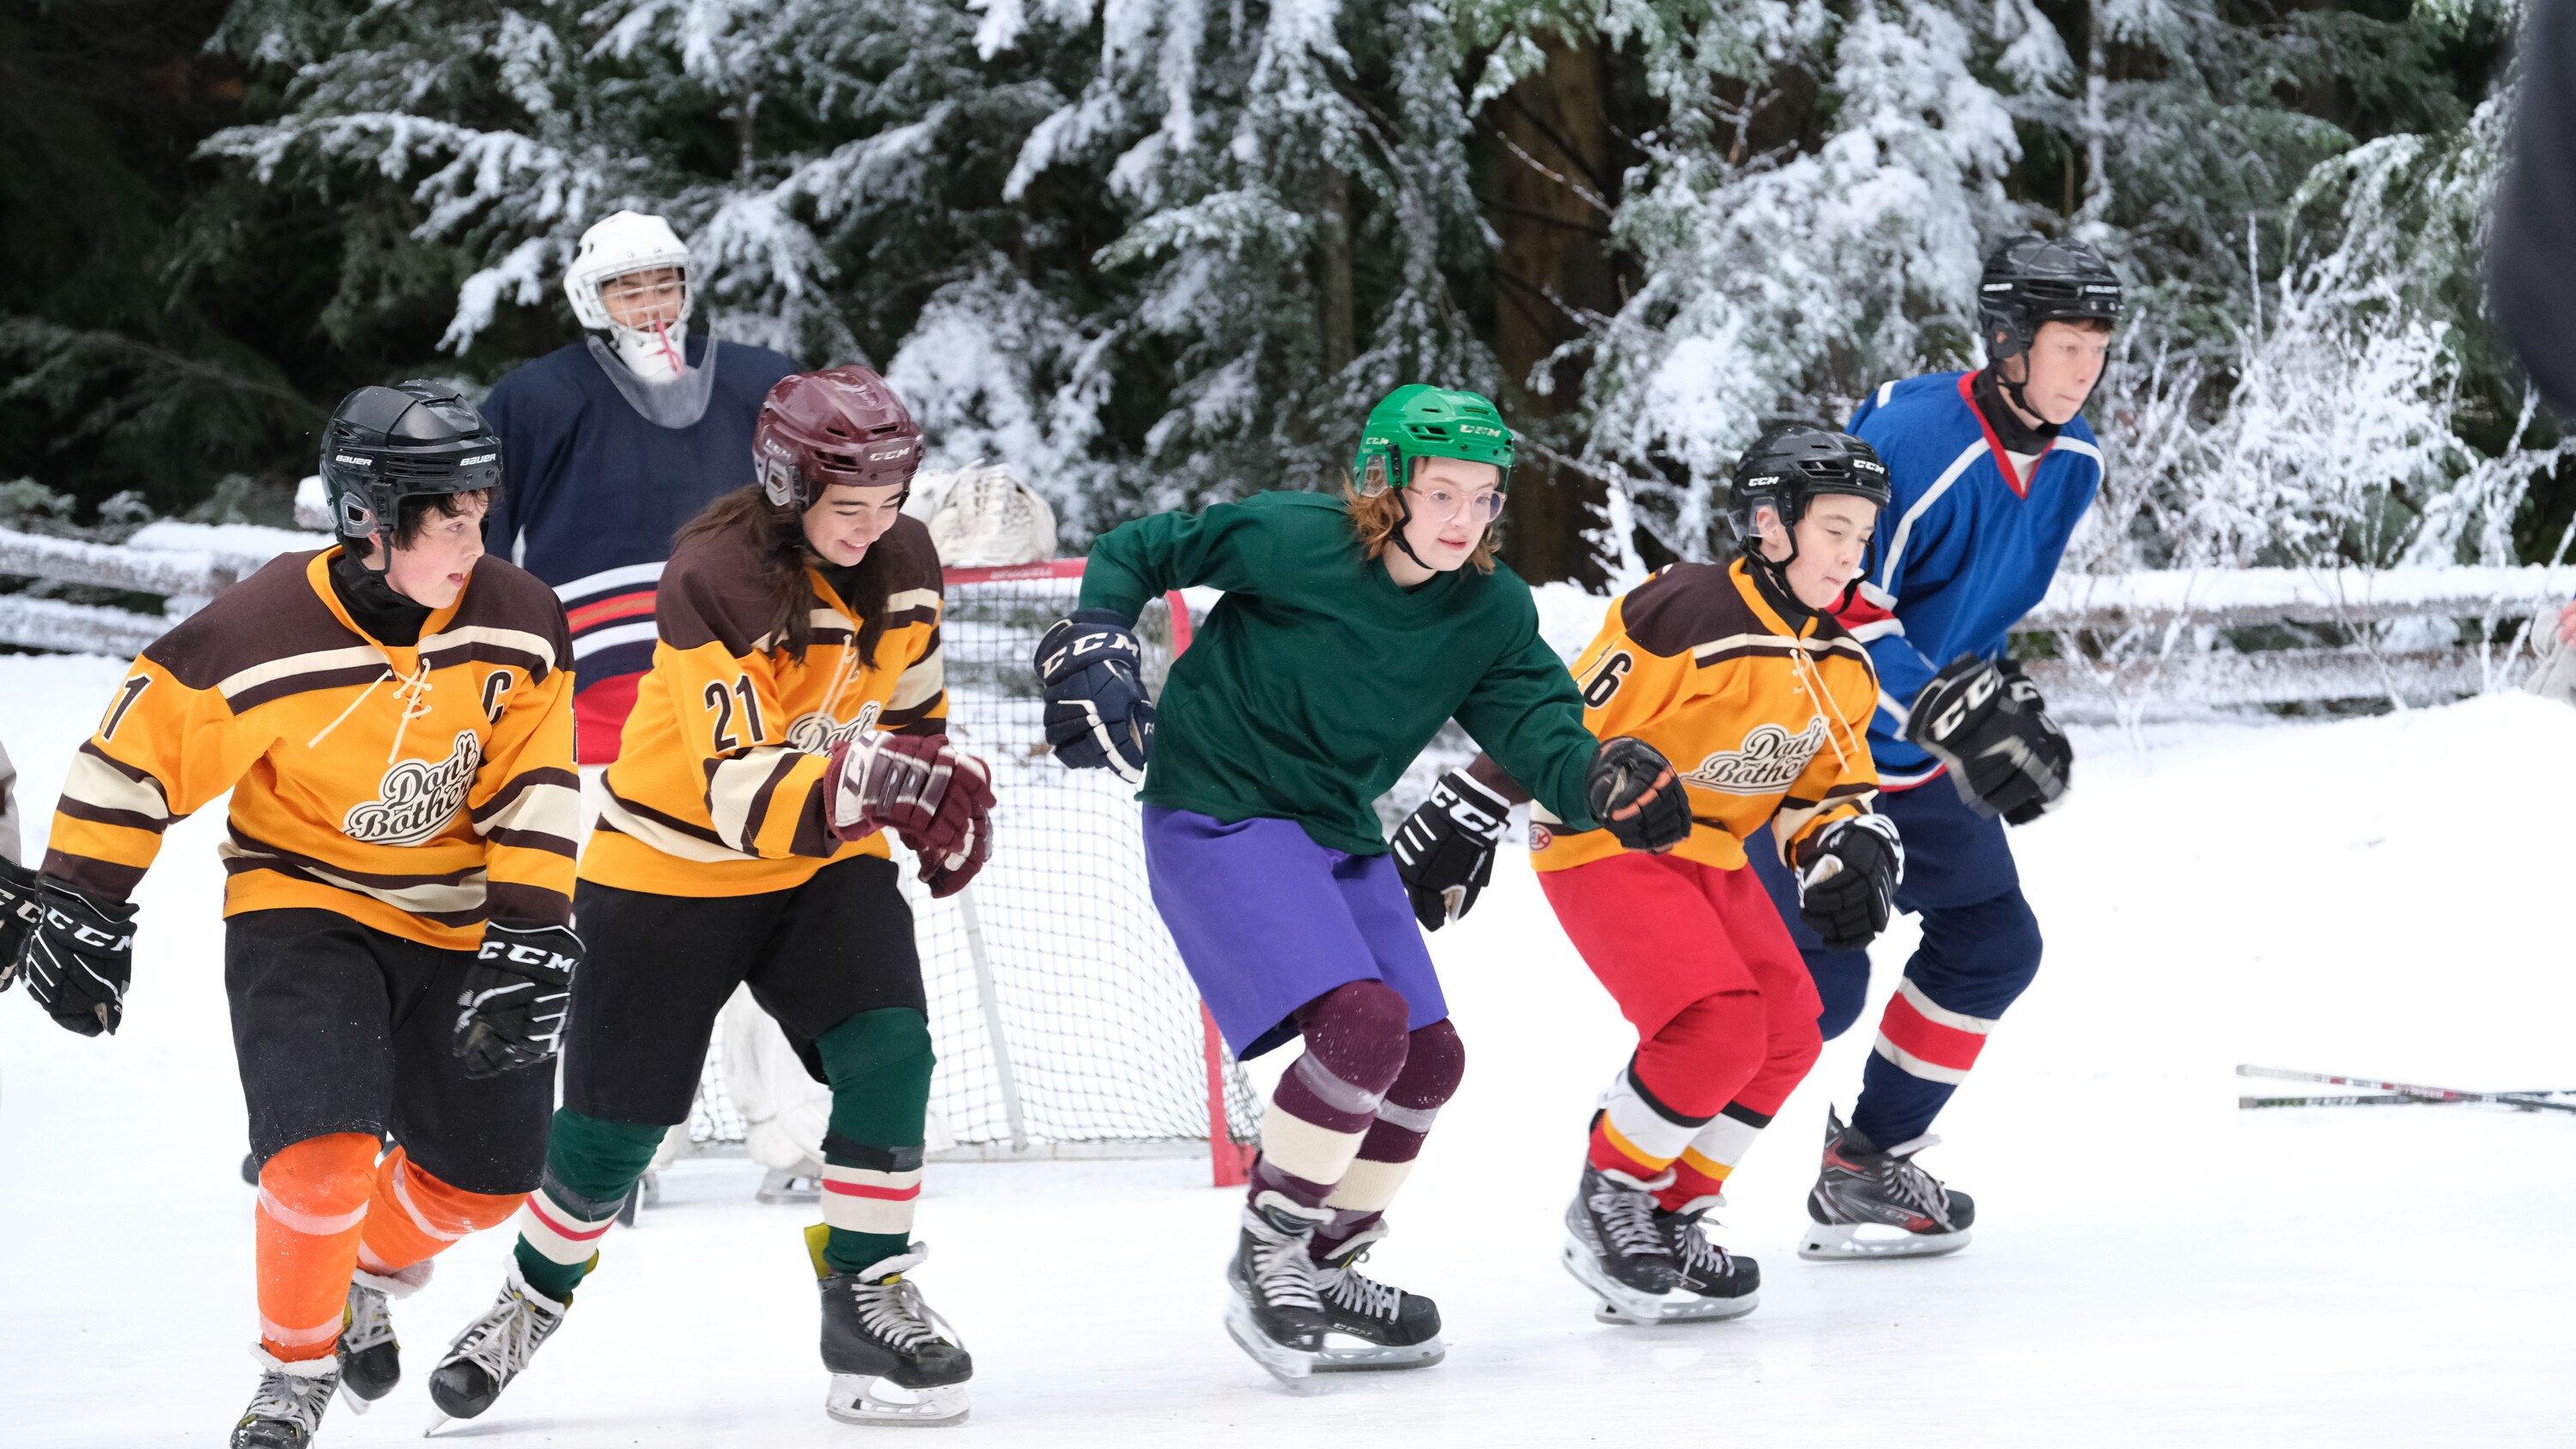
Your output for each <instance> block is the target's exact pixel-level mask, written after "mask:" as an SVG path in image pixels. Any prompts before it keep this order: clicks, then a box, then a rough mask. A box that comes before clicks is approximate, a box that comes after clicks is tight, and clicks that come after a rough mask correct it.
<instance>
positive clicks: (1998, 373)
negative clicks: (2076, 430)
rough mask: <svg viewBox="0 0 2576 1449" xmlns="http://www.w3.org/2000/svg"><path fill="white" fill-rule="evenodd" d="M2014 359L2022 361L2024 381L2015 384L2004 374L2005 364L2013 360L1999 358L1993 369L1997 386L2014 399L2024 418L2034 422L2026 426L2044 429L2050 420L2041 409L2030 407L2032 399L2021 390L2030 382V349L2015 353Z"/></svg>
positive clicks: (2014, 403) (2013, 401)
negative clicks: (2023, 384)
mask: <svg viewBox="0 0 2576 1449" xmlns="http://www.w3.org/2000/svg"><path fill="white" fill-rule="evenodd" d="M2013 357H2018V358H2020V359H2021V376H2022V381H2021V382H2015V381H2013V380H2012V379H2011V378H2010V377H2008V376H2006V375H2005V373H2004V364H2005V363H2006V362H2009V361H2011V360H2012V358H1998V359H1996V361H1995V365H1994V368H1993V372H1994V374H1995V386H1996V387H1998V388H2001V389H2003V394H2004V396H2005V397H2008V398H2010V399H2012V405H2013V406H2014V407H2016V408H2019V409H2020V410H2021V415H2022V416H2023V417H2024V418H2026V419H2031V420H2033V421H2031V422H2030V423H2028V424H2026V426H2033V427H2044V426H2046V425H2047V423H2048V419H2047V418H2046V417H2045V416H2043V415H2042V414H2041V413H2040V410H2039V409H2037V408H2035V407H2032V406H2031V405H2030V399H2029V398H2028V397H2026V396H2024V395H2023V393H2022V390H2021V389H2022V383H2026V382H2028V381H2030V349H2029V348H2027V347H2025V348H2023V349H2022V350H2021V351H2019V352H2016V353H2014V354H2013Z"/></svg>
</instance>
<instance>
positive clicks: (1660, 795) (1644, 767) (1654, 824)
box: [1584, 735, 1691, 855]
mask: <svg viewBox="0 0 2576 1449" xmlns="http://www.w3.org/2000/svg"><path fill="white" fill-rule="evenodd" d="M1584 797H1585V799H1586V801H1587V802H1588V803H1589V804H1590V806H1591V809H1592V818H1593V819H1595V820H1597V821H1599V822H1601V828H1602V829H1604V830H1607V831H1609V832H1610V836H1611V838H1612V839H1614V840H1616V841H1618V842H1619V843H1620V844H1621V845H1623V846H1625V847H1627V848H1628V849H1630V850H1644V851H1650V852H1653V853H1654V854H1657V855H1661V854H1662V853H1663V852H1665V851H1667V850H1670V849H1672V848H1673V847H1674V846H1676V845H1679V844H1681V843H1682V842H1683V841H1685V840H1688V839H1690V833H1691V809H1690V793H1689V791H1688V790H1686V789H1685V788H1684V787H1683V785H1682V782H1681V779H1680V778H1679V777H1678V776H1676V775H1675V774H1674V773H1673V766H1672V762H1671V761H1670V760H1667V759H1665V758H1664V755H1663V751H1661V750H1658V749H1656V748H1655V747H1654V746H1653V745H1650V744H1647V743H1646V742H1645V741H1644V740H1641V739H1638V738H1636V737H1634V736H1632V735H1619V736H1616V737H1615V738H1612V739H1606V740H1603V741H1602V742H1601V748H1600V749H1599V750H1598V751H1596V752H1594V754H1593V756H1592V770H1591V773H1590V778H1589V779H1588V780H1587V782H1586V785H1585V789H1584Z"/></svg>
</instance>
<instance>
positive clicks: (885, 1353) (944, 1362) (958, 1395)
mask: <svg viewBox="0 0 2576 1449" xmlns="http://www.w3.org/2000/svg"><path fill="white" fill-rule="evenodd" d="M829 1232H830V1230H829V1229H828V1228H825V1227H823V1226H822V1225H820V1224H817V1225H816V1226H815V1227H813V1228H809V1229H807V1230H806V1235H805V1242H806V1247H807V1249H808V1250H809V1251H810V1252H811V1253H812V1254H813V1258H814V1270H815V1272H816V1273H817V1274H818V1275H820V1279H821V1281H820V1285H819V1286H820V1287H821V1289H822V1294H823V1367H825V1368H827V1369H829V1370H831V1373H832V1387H831V1389H830V1391H829V1392H828V1393H826V1394H825V1395H824V1398H823V1412H825V1413H827V1414H830V1415H831V1416H832V1417H833V1418H835V1419H838V1420H840V1421H841V1422H842V1423H844V1424H906V1425H925V1426H928V1425H939V1424H955V1423H959V1422H962V1421H963V1420H964V1419H965V1417H966V1410H967V1407H968V1405H967V1402H966V1381H967V1380H968V1379H971V1378H973V1377H974V1376H975V1360H974V1358H973V1357H972V1356H970V1355H969V1354H968V1353H967V1352H966V1349H965V1347H964V1346H963V1345H961V1344H960V1343H958V1342H957V1330H955V1329H953V1328H951V1327H949V1326H948V1320H947V1319H944V1318H942V1317H940V1316H939V1315H938V1314H937V1313H935V1312H933V1311H931V1307H930V1305H929V1303H928V1302H926V1301H925V1300H924V1299H923V1298H922V1296H921V1287H920V1285H919V1284H917V1283H914V1282H913V1281H912V1280H911V1279H909V1278H906V1277H905V1276H904V1275H905V1274H906V1273H909V1272H911V1271H912V1270H913V1269H915V1268H918V1267H920V1266H921V1263H922V1260H923V1259H924V1258H927V1257H929V1256H930V1248H929V1245H928V1244H926V1243H915V1244H913V1245H912V1250H911V1251H910V1252H907V1253H904V1254H901V1255H899V1256H896V1257H892V1258H885V1259H881V1260H879V1261H877V1262H874V1263H871V1264H869V1265H868V1266H867V1267H865V1268H862V1269H860V1270H859V1271H858V1272H856V1273H834V1272H831V1271H829V1265H827V1264H826V1263H825V1262H824V1261H823V1244H824V1242H825V1241H826V1239H827V1237H828V1235H829Z"/></svg>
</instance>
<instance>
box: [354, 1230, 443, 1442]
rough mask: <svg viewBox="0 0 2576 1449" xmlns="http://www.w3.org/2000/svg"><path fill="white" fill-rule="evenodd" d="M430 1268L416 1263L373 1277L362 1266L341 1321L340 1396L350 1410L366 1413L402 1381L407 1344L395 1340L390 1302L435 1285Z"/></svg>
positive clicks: (355, 1412)
mask: <svg viewBox="0 0 2576 1449" xmlns="http://www.w3.org/2000/svg"><path fill="white" fill-rule="evenodd" d="M429 1270H430V1265H429V1264H427V1263H414V1264H412V1265H411V1266H410V1267H408V1268H405V1269H403V1270H402V1271H401V1272H399V1273H370V1272H368V1271H366V1270H365V1269H363V1268H361V1269H359V1270H358V1273H357V1276H356V1277H355V1278H353V1279H351V1280H350V1282H349V1306H348V1308H347V1309H346V1310H345V1311H344V1312H343V1315H342V1317H341V1321H340V1344H339V1349H338V1357H339V1360H340V1397H341V1398H343V1399H346V1400H348V1401H349V1412H350V1413H353V1414H363V1413H365V1412H367V1410H369V1409H371V1408H374V1407H375V1403H376V1400H378V1399H381V1398H383V1397H384V1396H385V1395H387V1394H390V1393H392V1392H393V1391H394V1385H396V1384H398V1383H401V1382H402V1345H401V1344H400V1343H399V1342H396V1341H395V1339H394V1317H393V1312H392V1310H391V1309H390V1307H389V1306H388V1300H391V1299H395V1298H408V1297H410V1296H411V1295H412V1294H414V1293H416V1292H418V1291H419V1290H420V1288H421V1285H423V1284H425V1283H427V1282H428V1281H429Z"/></svg>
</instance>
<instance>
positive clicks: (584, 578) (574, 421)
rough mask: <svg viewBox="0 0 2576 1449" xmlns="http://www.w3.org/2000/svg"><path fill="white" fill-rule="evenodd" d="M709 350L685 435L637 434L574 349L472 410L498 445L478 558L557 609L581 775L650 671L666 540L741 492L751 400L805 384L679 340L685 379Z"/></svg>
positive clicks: (787, 366) (589, 361) (601, 759)
mask: <svg viewBox="0 0 2576 1449" xmlns="http://www.w3.org/2000/svg"><path fill="white" fill-rule="evenodd" d="M710 347H712V348H714V357H715V374H714V376H713V377H712V378H711V379H710V383H711V387H710V391H709V394H708V398H707V408H706V412H705V413H704V414H703V415H702V416H701V417H700V418H699V419H698V421H697V422H695V423H693V424H691V425H689V426H688V427H684V428H666V427H663V426H661V425H659V424H657V423H653V422H651V421H648V420H647V419H646V418H645V417H644V415H643V414H642V413H640V412H637V411H636V409H635V405H634V404H633V403H630V402H628V401H627V400H626V397H625V395H624V394H623V393H621V392H619V391H618V389H617V384H616V383H615V382H614V381H613V380H612V379H610V377H609V376H608V374H607V373H606V371H604V370H603V368H602V366H601V363H600V361H599V359H598V358H597V357H596V356H594V355H593V354H592V353H591V351H590V349H589V347H588V345H587V344H585V343H579V342H576V343H574V344H573V345H571V346H569V347H561V348H557V349H556V350H554V351H553V352H549V353H547V354H546V355H545V356H543V357H540V358H538V359H536V360H535V361H533V362H530V363H527V364H525V365H524V366H521V367H519V368H517V369H516V370H514V371H512V372H510V373H509V374H508V375H506V376H504V377H503V378H502V379H501V380H500V381H499V382H498V383H495V384H494V385H493V387H492V395H491V397H490V398H489V399H487V400H486V401H485V402H484V404H483V416H484V417H485V418H487V419H488V420H490V422H491V424H492V427H493V430H494V431H496V432H498V433H499V434H500V435H501V477H502V488H501V494H500V501H499V502H498V503H496V504H494V505H493V508H492V514H491V519H490V521H489V523H487V524H486V526H485V529H484V536H485V539H486V546H487V547H489V548H490V549H491V550H492V551H493V552H494V553H498V554H500V555H502V556H503V557H505V558H507V559H509V560H510V561H511V562H512V563H515V564H517V565H519V566H520V567H521V568H524V569H526V570H527V571H528V572H530V573H532V574H535V575H536V576H537V577H538V578H540V579H543V580H544V581H545V582H546V583H548V584H550V585H552V586H553V588H554V591H555V596H556V597H557V598H560V599H561V600H563V605H564V613H565V615H566V617H567V618H569V619H570V620H571V623H572V652H573V677H574V679H575V681H576V688H577V692H576V693H575V694H574V696H573V716H574V720H575V722H576V723H577V724H578V725H579V727H580V755H581V762H582V763H583V764H585V765H596V764H605V763H607V762H609V761H611V760H614V759H616V758H617V738H618V732H619V731H620V730H622V729H623V728H625V725H626V714H627V711H628V710H629V709H630V708H632V707H633V705H634V703H635V686H636V682H637V681H638V680H639V679H640V678H642V676H643V674H644V672H645V671H646V670H648V669H650V668H651V667H652V664H653V596H654V586H655V584H656V583H657V581H659V580H660V578H661V577H662V564H663V562H664V560H666V559H668V558H669V557H670V556H671V536H672V535H673V534H674V533H677V532H678V531H679V529H680V525H682V524H684V523H687V522H688V521H689V520H690V519H691V518H694V517H696V516H697V513H698V510H699V509H701V508H704V507H706V506H707V504H708V503H709V502H711V501H713V500H714V499H715V498H716V497H717V496H718V495H720V494H724V493H729V492H731V491H732V490H734V489H736V488H739V487H741V486H742V485H743V484H745V483H749V482H751V481H752V470H751V429H752V424H753V423H754V422H755V421H756V420H758V418H759V416H760V403H761V399H763V398H765V397H767V396H768V395H769V389H770V387H771V386H772V385H773V384H775V383H776V382H777V381H778V380H779V379H780V378H782V377H785V376H787V375H789V374H790V373H795V372H800V371H803V369H802V368H800V367H798V366H797V364H796V363H795V362H794V361H793V360H792V359H790V358H787V357H784V356H781V355H780V354H778V353H775V352H772V351H770V350H769V349H767V348H765V347H750V346H745V345H743V344H741V343H734V342H727V343H723V344H721V345H719V344H717V343H715V342H714V340H713V339H711V338H707V337H691V338H690V339H689V341H688V350H689V365H690V366H692V367H704V366H705V365H706V359H707V357H708V349H709V348H710Z"/></svg>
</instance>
